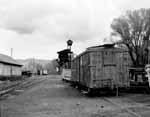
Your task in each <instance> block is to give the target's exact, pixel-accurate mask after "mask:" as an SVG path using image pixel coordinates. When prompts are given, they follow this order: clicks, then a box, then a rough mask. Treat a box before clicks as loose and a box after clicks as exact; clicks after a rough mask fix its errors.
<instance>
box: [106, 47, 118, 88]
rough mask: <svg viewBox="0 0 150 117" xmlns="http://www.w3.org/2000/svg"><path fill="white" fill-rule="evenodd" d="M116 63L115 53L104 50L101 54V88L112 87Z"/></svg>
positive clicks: (114, 79)
mask: <svg viewBox="0 0 150 117" xmlns="http://www.w3.org/2000/svg"><path fill="white" fill-rule="evenodd" d="M116 73H117V72H116V62H115V52H114V51H113V50H112V49H111V50H106V51H104V52H103V86H104V87H112V85H113V83H114V81H116V77H117V75H116Z"/></svg>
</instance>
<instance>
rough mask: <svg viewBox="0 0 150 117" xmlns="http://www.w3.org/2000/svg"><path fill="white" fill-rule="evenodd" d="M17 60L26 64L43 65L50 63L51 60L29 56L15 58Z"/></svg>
mask: <svg viewBox="0 0 150 117" xmlns="http://www.w3.org/2000/svg"><path fill="white" fill-rule="evenodd" d="M17 61H18V62H19V63H21V64H23V65H28V64H29V63H31V62H32V63H38V64H41V65H45V64H48V63H51V60H44V59H34V58H29V59H17Z"/></svg>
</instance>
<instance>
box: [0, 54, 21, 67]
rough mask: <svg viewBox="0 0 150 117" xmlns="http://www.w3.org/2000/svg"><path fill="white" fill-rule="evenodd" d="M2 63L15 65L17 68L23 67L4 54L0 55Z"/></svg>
mask: <svg viewBox="0 0 150 117" xmlns="http://www.w3.org/2000/svg"><path fill="white" fill-rule="evenodd" d="M0 63H5V64H10V65H15V66H22V64H20V63H19V62H17V61H16V60H14V59H13V58H12V57H10V56H7V55H4V54H0Z"/></svg>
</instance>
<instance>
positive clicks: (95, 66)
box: [90, 49, 116, 88]
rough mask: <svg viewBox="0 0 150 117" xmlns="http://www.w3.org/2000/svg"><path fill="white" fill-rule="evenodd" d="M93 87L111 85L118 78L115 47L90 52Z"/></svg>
mask: <svg viewBox="0 0 150 117" xmlns="http://www.w3.org/2000/svg"><path fill="white" fill-rule="evenodd" d="M90 58H91V61H90V66H91V67H90V69H91V70H90V71H91V79H92V83H91V88H92V87H96V88H102V87H106V86H107V87H111V85H112V84H111V83H112V81H113V80H114V79H116V64H115V52H114V51H113V49H107V50H105V51H103V50H101V51H93V52H90Z"/></svg>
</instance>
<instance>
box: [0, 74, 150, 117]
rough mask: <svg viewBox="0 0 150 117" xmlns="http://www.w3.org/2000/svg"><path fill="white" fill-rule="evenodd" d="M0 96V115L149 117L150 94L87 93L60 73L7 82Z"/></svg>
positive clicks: (13, 116) (31, 116)
mask: <svg viewBox="0 0 150 117" xmlns="http://www.w3.org/2000/svg"><path fill="white" fill-rule="evenodd" d="M9 89H11V90H10V91H9V90H8V89H7V91H6V92H5V93H4V91H3V93H2V91H1V97H0V115H1V117H149V116H150V95H146V94H142V93H141V94H123V95H121V96H119V97H116V96H108V95H103V96H102V95H99V96H90V97H89V96H87V95H85V94H84V93H82V92H80V91H79V90H77V89H76V88H73V87H71V86H70V84H69V83H66V82H63V81H62V79H61V76H59V75H50V76H35V77H32V78H29V79H27V80H23V81H22V82H19V83H18V84H17V85H13V86H12V87H11V86H9Z"/></svg>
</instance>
